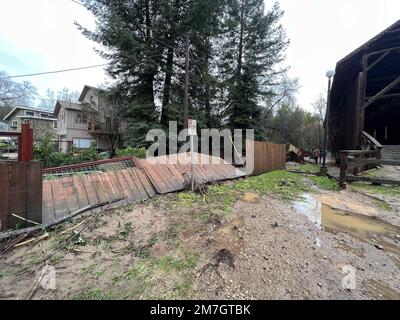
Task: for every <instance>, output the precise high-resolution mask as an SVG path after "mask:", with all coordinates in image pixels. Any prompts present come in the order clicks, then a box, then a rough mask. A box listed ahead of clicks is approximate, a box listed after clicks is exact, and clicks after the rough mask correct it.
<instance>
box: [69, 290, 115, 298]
mask: <svg viewBox="0 0 400 320" xmlns="http://www.w3.org/2000/svg"><path fill="white" fill-rule="evenodd" d="M113 299H118V297H115V295H114V294H113V293H112V292H108V291H105V290H103V289H100V288H95V289H89V290H85V291H83V292H82V293H80V294H78V295H75V296H74V297H72V300H113Z"/></svg>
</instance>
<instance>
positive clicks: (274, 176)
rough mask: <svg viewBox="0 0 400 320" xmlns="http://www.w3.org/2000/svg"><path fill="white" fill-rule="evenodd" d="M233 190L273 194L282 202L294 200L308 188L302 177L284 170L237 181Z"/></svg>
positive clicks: (308, 189)
mask: <svg viewBox="0 0 400 320" xmlns="http://www.w3.org/2000/svg"><path fill="white" fill-rule="evenodd" d="M234 188H235V189H236V190H240V191H244V192H247V191H253V192H259V193H261V194H273V195H275V196H277V197H278V198H280V199H282V200H295V199H297V198H298V196H299V195H300V194H301V193H303V192H306V191H310V188H309V186H307V185H306V184H304V183H303V181H302V177H301V176H300V175H298V174H295V173H290V172H288V171H284V170H278V171H273V172H268V173H265V174H263V175H260V176H257V177H251V178H248V179H244V180H241V181H238V182H237V183H235V184H234Z"/></svg>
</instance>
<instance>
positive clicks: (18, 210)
mask: <svg viewBox="0 0 400 320" xmlns="http://www.w3.org/2000/svg"><path fill="white" fill-rule="evenodd" d="M8 211H9V217H8V227H14V226H15V225H16V224H17V223H18V224H19V225H22V226H24V227H26V226H27V225H26V223H25V222H23V221H21V220H19V219H17V218H15V217H12V216H10V215H11V214H13V213H14V214H16V215H18V216H20V217H23V218H25V219H26V218H27V217H26V164H25V163H23V162H13V163H11V164H10V179H9V199H8Z"/></svg>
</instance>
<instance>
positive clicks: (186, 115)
mask: <svg viewBox="0 0 400 320" xmlns="http://www.w3.org/2000/svg"><path fill="white" fill-rule="evenodd" d="M189 46H190V39H189V32H187V33H186V49H185V96H184V106H183V126H184V128H187V127H188V119H189V49H190V47H189Z"/></svg>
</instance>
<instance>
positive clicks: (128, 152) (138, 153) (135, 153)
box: [116, 147, 146, 159]
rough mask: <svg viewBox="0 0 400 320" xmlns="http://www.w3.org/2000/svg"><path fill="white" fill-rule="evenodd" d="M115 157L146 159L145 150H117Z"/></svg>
mask: <svg viewBox="0 0 400 320" xmlns="http://www.w3.org/2000/svg"><path fill="white" fill-rule="evenodd" d="M116 156H117V157H119V158H120V157H129V156H133V157H136V158H140V159H144V158H146V148H144V147H142V148H133V147H127V148H125V149H119V150H117V152H116Z"/></svg>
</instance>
